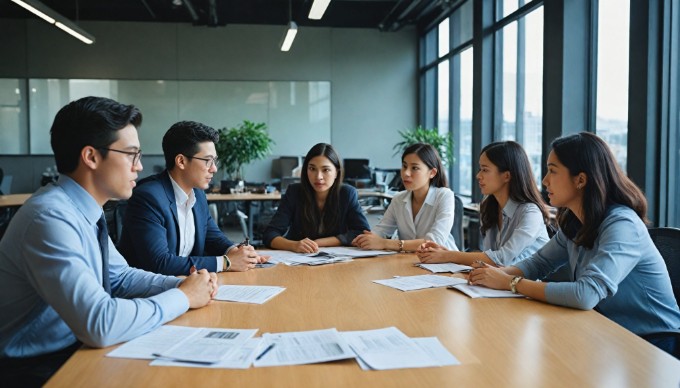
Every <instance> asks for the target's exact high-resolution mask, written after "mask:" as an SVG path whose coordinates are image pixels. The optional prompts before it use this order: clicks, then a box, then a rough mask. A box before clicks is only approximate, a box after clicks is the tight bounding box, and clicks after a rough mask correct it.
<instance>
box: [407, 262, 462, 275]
mask: <svg viewBox="0 0 680 388" xmlns="http://www.w3.org/2000/svg"><path fill="white" fill-rule="evenodd" d="M414 265H415V266H416V267H420V268H423V269H426V270H428V271H430V272H433V273H441V272H451V273H456V272H469V271H472V267H470V266H469V265H462V264H454V263H441V264H425V263H416V264H414Z"/></svg>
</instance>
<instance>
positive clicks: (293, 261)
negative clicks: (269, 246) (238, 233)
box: [258, 250, 352, 265]
mask: <svg viewBox="0 0 680 388" xmlns="http://www.w3.org/2000/svg"><path fill="white" fill-rule="evenodd" d="M258 253H259V254H261V255H269V256H271V258H270V259H269V262H270V263H281V264H286V265H322V264H331V263H338V262H343V261H351V260H352V258H351V257H350V256H336V255H333V254H331V253H327V252H316V253H297V252H291V251H278V250H258Z"/></svg>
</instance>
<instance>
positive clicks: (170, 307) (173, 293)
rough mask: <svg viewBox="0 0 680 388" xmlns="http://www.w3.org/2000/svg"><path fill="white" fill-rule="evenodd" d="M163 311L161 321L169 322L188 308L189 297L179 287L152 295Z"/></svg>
mask: <svg viewBox="0 0 680 388" xmlns="http://www.w3.org/2000/svg"><path fill="white" fill-rule="evenodd" d="M151 299H154V300H155V301H156V302H157V303H158V305H159V306H161V309H162V311H163V323H166V322H170V321H172V320H173V319H175V318H177V317H179V316H180V315H182V314H184V313H185V312H187V311H188V310H189V298H187V296H186V295H185V294H184V292H182V290H180V289H179V288H173V289H171V290H167V291H165V292H163V293H160V294H158V295H155V296H152V297H151Z"/></svg>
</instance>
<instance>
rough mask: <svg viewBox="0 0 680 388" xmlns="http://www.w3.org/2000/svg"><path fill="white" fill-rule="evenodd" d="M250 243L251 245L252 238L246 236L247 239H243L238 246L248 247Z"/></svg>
mask: <svg viewBox="0 0 680 388" xmlns="http://www.w3.org/2000/svg"><path fill="white" fill-rule="evenodd" d="M248 245H250V238H248V236H246V239H245V240H243V241H242V242H241V243H240V244H238V245H237V246H236V248H241V247H244V246H245V247H247V246H248Z"/></svg>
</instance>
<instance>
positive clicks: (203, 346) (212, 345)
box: [107, 325, 257, 364]
mask: <svg viewBox="0 0 680 388" xmlns="http://www.w3.org/2000/svg"><path fill="white" fill-rule="evenodd" d="M255 333H257V329H217V328H196V327H184V326H172V325H166V326H161V327H159V328H158V329H156V330H154V331H152V332H150V333H147V334H145V335H142V336H140V337H137V338H135V339H134V340H132V341H129V342H127V343H125V344H123V345H122V346H120V347H118V348H116V349H114V350H113V351H111V352H109V353H108V354H107V356H108V357H118V358H141V359H156V358H164V359H167V360H169V361H182V362H189V363H198V364H213V363H217V362H220V361H221V360H223V359H225V358H227V357H228V356H230V354H231V353H232V352H236V351H238V349H239V348H241V346H242V345H244V344H245V343H246V342H247V341H248V339H250V338H252V337H253V336H254V335H255Z"/></svg>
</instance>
